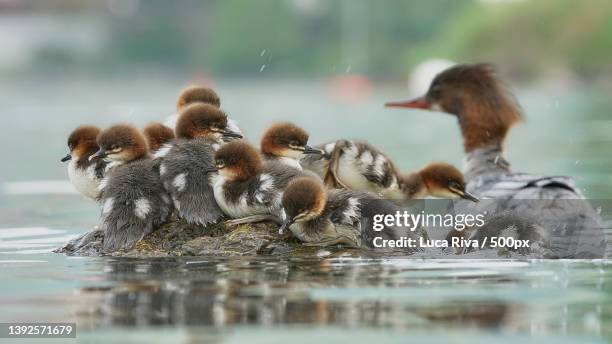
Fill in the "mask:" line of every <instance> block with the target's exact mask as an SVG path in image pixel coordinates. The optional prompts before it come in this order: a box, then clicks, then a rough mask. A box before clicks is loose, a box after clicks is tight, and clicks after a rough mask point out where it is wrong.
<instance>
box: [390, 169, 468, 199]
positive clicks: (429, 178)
mask: <svg viewBox="0 0 612 344" xmlns="http://www.w3.org/2000/svg"><path fill="white" fill-rule="evenodd" d="M398 180H399V181H398V184H399V188H398V189H396V190H383V192H382V195H383V196H385V197H388V198H393V197H394V196H395V197H397V195H398V194H399V197H398V198H399V199H402V200H407V199H415V198H424V197H427V196H431V197H438V198H450V199H456V198H463V199H467V200H470V201H472V202H479V199H478V198H477V197H476V196H474V195H472V194H471V193H469V192H468V191H467V190H466V189H465V181H464V180H463V174H462V173H461V172H460V171H459V170H458V169H457V168H455V166H453V165H450V164H447V163H443V162H434V163H431V164H429V165H427V166H425V167H423V168H422V169H421V170H419V171H417V172H412V173H407V174H403V175H400V176H399V178H398ZM398 191H399V192H398Z"/></svg>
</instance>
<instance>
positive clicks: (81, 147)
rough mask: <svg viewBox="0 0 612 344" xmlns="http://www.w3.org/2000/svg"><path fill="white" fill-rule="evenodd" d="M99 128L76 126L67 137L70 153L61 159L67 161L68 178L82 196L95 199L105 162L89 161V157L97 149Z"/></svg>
mask: <svg viewBox="0 0 612 344" xmlns="http://www.w3.org/2000/svg"><path fill="white" fill-rule="evenodd" d="M99 134H100V129H99V128H98V127H95V126H92V125H82V126H80V127H78V128H76V129H75V130H74V131H73V132H72V133H71V134H70V136H69V137H68V149H69V150H70V153H68V155H66V156H65V157H64V158H62V159H61V161H62V162H66V161H70V162H69V163H68V179H70V183H72V185H73V186H74V188H75V189H76V190H77V191H78V192H79V193H80V194H81V195H83V196H85V197H87V198H89V199H92V200H95V199H96V198H97V197H98V194H99V193H100V191H99V190H98V186H99V185H100V182H101V181H102V178H103V177H104V172H105V168H106V163H105V162H104V161H102V160H96V161H90V160H89V157H90V156H92V155H94V154H95V153H96V152H97V151H98V148H99V147H98V143H97V142H96V138H97V137H98V135H99Z"/></svg>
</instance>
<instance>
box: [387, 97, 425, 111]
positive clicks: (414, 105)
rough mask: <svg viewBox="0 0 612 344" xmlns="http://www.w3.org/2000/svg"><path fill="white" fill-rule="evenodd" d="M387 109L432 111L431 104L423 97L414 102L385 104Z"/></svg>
mask: <svg viewBox="0 0 612 344" xmlns="http://www.w3.org/2000/svg"><path fill="white" fill-rule="evenodd" d="M385 106H386V107H402V108H410V109H427V110H429V109H431V103H430V102H428V101H427V100H425V98H423V97H419V98H416V99H413V100H409V101H405V102H390V103H386V104H385Z"/></svg>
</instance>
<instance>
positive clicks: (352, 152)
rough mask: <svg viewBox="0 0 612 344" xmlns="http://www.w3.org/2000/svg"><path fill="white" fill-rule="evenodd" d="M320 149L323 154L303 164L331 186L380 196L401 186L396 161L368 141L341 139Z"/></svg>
mask: <svg viewBox="0 0 612 344" xmlns="http://www.w3.org/2000/svg"><path fill="white" fill-rule="evenodd" d="M317 148H320V149H322V150H323V152H324V154H322V155H315V154H312V155H304V156H302V157H301V158H300V164H301V165H302V167H303V168H304V169H306V170H309V171H312V172H314V173H316V174H317V175H318V176H319V177H321V178H322V179H323V180H324V181H325V184H326V185H327V186H329V187H335V188H341V187H343V188H346V189H353V190H362V191H371V192H376V193H379V192H380V191H381V190H383V189H388V188H397V187H398V186H399V184H398V179H397V176H398V171H397V168H396V167H395V165H394V164H393V161H391V159H389V157H387V155H386V154H384V153H383V152H381V151H380V150H379V149H377V148H376V147H374V146H373V145H371V144H369V143H367V142H364V141H353V140H345V139H342V140H337V141H335V142H330V143H327V144H323V145H321V146H318V147H317Z"/></svg>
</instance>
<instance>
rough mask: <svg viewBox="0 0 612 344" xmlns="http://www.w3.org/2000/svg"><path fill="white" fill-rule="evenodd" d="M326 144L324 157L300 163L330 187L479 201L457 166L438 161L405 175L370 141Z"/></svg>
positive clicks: (406, 197)
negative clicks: (470, 190) (468, 188)
mask: <svg viewBox="0 0 612 344" xmlns="http://www.w3.org/2000/svg"><path fill="white" fill-rule="evenodd" d="M323 147H324V150H325V154H324V155H323V156H321V155H319V156H317V155H313V156H312V157H311V156H305V157H303V158H302V159H301V160H300V163H301V164H302V165H303V167H304V168H305V169H308V170H311V171H313V172H315V173H317V174H318V175H319V176H320V177H321V178H323V179H324V180H325V183H326V185H328V186H329V187H334V188H345V189H351V190H359V191H369V192H373V193H376V194H378V195H380V196H381V197H384V198H388V199H394V200H400V201H401V200H409V199H415V198H425V197H440V198H459V197H460V198H464V199H468V200H471V201H474V202H477V201H478V199H477V198H476V197H474V196H473V195H472V194H470V193H469V192H467V191H466V190H465V182H464V180H463V175H462V174H461V172H460V171H459V170H457V168H455V167H454V166H453V165H450V164H447V163H441V162H436V163H431V164H429V165H427V166H425V167H424V168H422V169H421V170H419V171H417V172H413V173H406V174H401V173H400V172H399V170H398V169H397V168H396V167H395V164H394V163H393V161H392V160H391V159H390V158H389V157H388V156H387V155H386V154H385V153H383V152H381V151H380V150H379V149H378V148H376V147H374V146H372V145H371V144H369V143H367V142H362V141H351V140H338V141H336V142H335V143H332V144H327V145H324V146H323Z"/></svg>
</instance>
